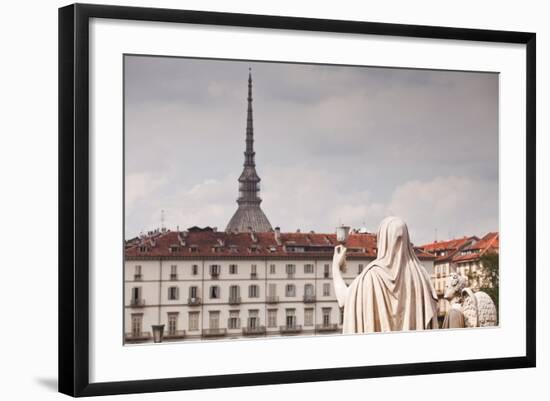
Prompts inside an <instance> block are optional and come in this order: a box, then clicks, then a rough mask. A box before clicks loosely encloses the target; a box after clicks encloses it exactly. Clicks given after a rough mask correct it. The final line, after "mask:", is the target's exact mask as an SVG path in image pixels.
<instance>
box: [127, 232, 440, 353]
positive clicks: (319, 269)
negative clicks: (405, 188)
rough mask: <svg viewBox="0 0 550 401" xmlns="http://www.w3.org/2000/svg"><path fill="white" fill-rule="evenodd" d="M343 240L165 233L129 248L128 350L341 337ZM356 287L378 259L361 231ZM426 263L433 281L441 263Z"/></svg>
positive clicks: (425, 259) (352, 260)
mask: <svg viewBox="0 0 550 401" xmlns="http://www.w3.org/2000/svg"><path fill="white" fill-rule="evenodd" d="M336 245H337V242H336V238H335V235H334V234H318V233H281V232H280V231H279V230H278V229H275V230H274V231H272V232H264V233H255V232H249V233H241V232H233V233H231V232H217V231H215V230H213V229H210V228H206V229H198V228H191V229H190V230H188V231H184V232H177V231H167V230H159V231H155V232H153V233H149V234H148V235H147V236H142V237H140V238H135V239H133V240H130V241H128V242H127V244H126V248H125V266H124V285H125V291H124V296H125V305H124V310H125V313H124V314H125V322H124V326H125V330H124V331H125V333H124V339H125V343H140V342H149V341H152V339H153V333H152V327H153V326H154V325H164V331H163V333H164V335H163V341H186V340H208V339H219V338H242V337H259V336H261V337H264V336H285V335H317V334H330V333H339V332H341V324H342V312H341V310H340V308H339V307H338V304H337V302H336V298H335V294H334V287H333V284H332V254H333V251H334V246H336ZM346 245H347V247H348V265H347V269H346V271H345V272H343V276H344V278H345V280H346V281H347V282H348V283H351V281H353V279H354V278H355V277H356V276H357V275H358V274H359V273H360V272H361V271H362V269H363V268H365V266H367V265H368V263H370V262H371V261H372V260H374V258H375V255H376V236H375V235H373V234H369V233H357V232H353V233H352V234H351V235H350V237H349V239H348V243H347V244H346ZM417 255H418V256H419V259H420V260H421V262H422V264H423V265H424V267H425V268H426V269H427V271H428V272H429V273H430V274H433V261H434V259H435V258H434V257H433V256H432V255H430V254H428V253H425V252H423V251H421V250H417Z"/></svg>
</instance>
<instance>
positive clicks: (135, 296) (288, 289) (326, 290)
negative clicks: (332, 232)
mask: <svg viewBox="0 0 550 401" xmlns="http://www.w3.org/2000/svg"><path fill="white" fill-rule="evenodd" d="M330 288H331V284H330V283H323V296H325V297H328V296H330ZM208 294H209V297H210V299H220V298H221V288H220V286H217V285H212V286H210V287H209V291H208ZM240 294H241V287H240V286H238V285H232V286H230V287H229V298H230V300H231V299H237V298H239V297H240ZM267 296H268V297H276V296H277V284H276V283H269V284H268V287H267ZM285 296H286V297H295V296H296V285H294V284H287V285H285ZM304 296H306V297H314V296H315V287H314V286H313V284H305V285H304ZM198 297H199V287H197V286H191V287H189V298H192V299H196V298H198ZM248 297H249V298H259V297H260V287H259V286H258V285H256V284H252V285H249V286H248ZM179 298H180V294H179V287H176V286H172V287H168V299H169V300H171V301H174V300H178V299H179ZM141 299H142V293H141V287H133V288H132V303H136V302H137V301H139V300H141Z"/></svg>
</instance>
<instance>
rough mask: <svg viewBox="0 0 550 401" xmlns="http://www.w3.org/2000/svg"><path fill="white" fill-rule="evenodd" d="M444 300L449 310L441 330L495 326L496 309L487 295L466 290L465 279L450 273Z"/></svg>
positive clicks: (469, 289)
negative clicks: (448, 302) (449, 306)
mask: <svg viewBox="0 0 550 401" xmlns="http://www.w3.org/2000/svg"><path fill="white" fill-rule="evenodd" d="M443 296H444V297H445V299H448V300H449V301H450V303H451V308H450V309H449V311H448V312H447V314H446V315H445V320H444V321H443V325H442V328H444V329H449V328H461V327H485V326H496V324H497V308H496V306H495V303H494V302H493V300H492V299H491V297H490V296H489V295H487V293H485V292H483V291H478V292H476V293H474V292H473V291H472V289H471V288H466V279H465V278H464V277H462V276H460V275H459V274H457V273H451V275H450V276H449V277H447V281H446V283H445V294H444V295H443Z"/></svg>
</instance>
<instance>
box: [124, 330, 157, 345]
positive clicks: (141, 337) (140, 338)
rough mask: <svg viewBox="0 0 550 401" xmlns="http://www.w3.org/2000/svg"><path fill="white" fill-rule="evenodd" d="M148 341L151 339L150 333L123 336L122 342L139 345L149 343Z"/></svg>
mask: <svg viewBox="0 0 550 401" xmlns="http://www.w3.org/2000/svg"><path fill="white" fill-rule="evenodd" d="M150 339H151V333H150V332H149V331H142V332H140V333H126V334H124V341H125V342H128V343H139V342H144V341H149V340H150Z"/></svg>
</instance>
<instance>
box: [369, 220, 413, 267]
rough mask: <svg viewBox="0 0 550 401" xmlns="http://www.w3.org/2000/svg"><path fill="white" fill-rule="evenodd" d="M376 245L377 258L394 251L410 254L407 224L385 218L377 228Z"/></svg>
mask: <svg viewBox="0 0 550 401" xmlns="http://www.w3.org/2000/svg"><path fill="white" fill-rule="evenodd" d="M377 243H378V258H383V257H385V256H387V255H389V254H390V253H393V252H396V251H401V252H411V245H410V241H409V229H408V228H407V224H406V223H405V222H404V221H403V220H402V219H401V218H399V217H395V216H390V217H386V218H385V219H384V220H382V222H381V223H380V226H379V227H378V235H377ZM411 253H412V255H414V252H411Z"/></svg>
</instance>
